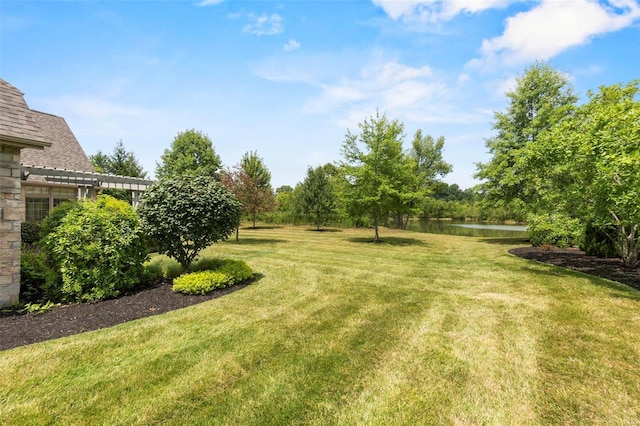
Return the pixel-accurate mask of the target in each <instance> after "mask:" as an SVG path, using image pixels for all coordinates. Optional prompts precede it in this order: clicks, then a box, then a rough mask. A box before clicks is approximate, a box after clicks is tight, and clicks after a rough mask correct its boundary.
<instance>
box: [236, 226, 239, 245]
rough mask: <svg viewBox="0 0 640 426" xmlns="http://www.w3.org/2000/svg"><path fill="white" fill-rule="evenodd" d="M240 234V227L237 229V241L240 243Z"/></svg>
mask: <svg viewBox="0 0 640 426" xmlns="http://www.w3.org/2000/svg"><path fill="white" fill-rule="evenodd" d="M239 234H240V227H239V226H238V227H237V228H236V241H238V240H239V239H240V236H239Z"/></svg>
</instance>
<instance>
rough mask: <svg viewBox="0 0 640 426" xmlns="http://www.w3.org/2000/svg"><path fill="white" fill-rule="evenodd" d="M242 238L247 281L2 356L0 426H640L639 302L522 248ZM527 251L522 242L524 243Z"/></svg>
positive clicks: (271, 232) (294, 236)
mask: <svg viewBox="0 0 640 426" xmlns="http://www.w3.org/2000/svg"><path fill="white" fill-rule="evenodd" d="M371 237H372V234H371V231H359V230H341V231H336V232H322V233H319V232H311V231H308V230H307V229H306V228H273V229H258V230H244V229H243V230H241V232H240V239H241V240H240V242H239V243H236V242H233V241H230V242H225V243H221V244H217V245H215V246H213V247H212V248H211V249H209V254H220V255H221V256H224V257H233V258H238V259H242V260H245V261H247V263H248V264H249V265H250V266H251V267H252V268H253V270H254V271H255V272H257V273H259V274H260V275H259V279H258V280H257V282H255V283H254V284H252V285H251V286H249V287H247V288H245V289H242V290H240V291H238V292H235V293H233V294H231V295H228V296H225V297H223V298H221V299H217V300H213V301H211V302H207V303H203V304H200V305H197V306H194V307H191V308H186V309H183V310H179V311H175V312H172V313H169V314H165V315H161V316H156V317H150V318H146V319H142V320H138V321H134V322H131V323H128V324H123V325H120V326H117V327H113V328H110V329H107V330H101V331H97V332H91V333H86V334H83V335H77V336H72V337H68V338H63V339H59V340H55V341H49V342H44V343H41V344H36V345H31V346H28V347H23V348H16V349H13V350H9V351H5V352H2V353H0V424H43V423H47V422H51V423H54V422H55V423H60V424H88V423H94V424H103V423H106V424H185V423H192V424H207V423H208V424H256V425H257V424H260V425H264V424H274V425H275V424H278V425H281V424H292V423H293V424H323V425H324V424H385V425H388V424H589V423H609V424H634V423H638V422H640V339H639V337H640V293H639V292H637V291H633V290H631V289H629V288H627V287H624V286H618V285H615V284H611V283H610V282H607V281H605V280H602V279H597V278H591V277H588V276H585V275H580V274H577V273H573V272H567V271H564V270H561V269H557V268H553V267H550V266H546V265H541V264H536V263H532V262H528V261H525V260H522V259H519V258H515V257H512V256H510V255H508V254H507V249H508V248H509V247H510V246H511V244H514V242H513V241H508V240H496V239H485V240H481V239H474V238H465V237H452V236H444V235H433V234H417V233H408V232H402V231H391V230H386V229H385V230H383V231H382V237H383V239H385V243H383V244H377V245H374V244H371V243H369V242H368V241H369V240H370V239H371ZM516 243H517V242H516Z"/></svg>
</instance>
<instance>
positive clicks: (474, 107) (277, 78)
mask: <svg viewBox="0 0 640 426" xmlns="http://www.w3.org/2000/svg"><path fill="white" fill-rule="evenodd" d="M536 60H548V61H549V62H550V63H551V65H553V66H554V67H555V68H557V69H558V70H560V71H562V72H565V73H566V74H567V75H568V76H569V77H570V79H571V81H572V84H573V85H574V88H575V89H576V91H577V92H578V94H579V95H580V96H581V98H582V99H584V98H585V96H586V92H587V90H589V89H594V90H595V89H597V87H599V86H601V85H610V84H615V83H618V82H624V83H626V82H628V81H631V80H633V79H636V78H640V2H639V1H637V0H609V1H596V0H538V1H517V0H450V1H438V0H426V1H417V0H406V1H397V0H371V1H369V0H353V1H305V0H298V1H293V0H289V1H287V0H285V1H279V2H271V1H254V2H250V1H234V0H222V1H219V0H204V1H203V0H163V1H146V0H145V1H143V0H137V1H136V0H111V1H93V0H84V1H80V0H77V1H73V0H70V1H56V0H41V1H29V0H2V2H1V3H0V77H2V78H3V79H5V80H7V81H8V82H9V83H11V84H13V85H14V86H16V87H18V88H19V89H20V90H22V91H23V92H24V93H25V99H26V100H27V103H28V104H29V106H30V107H31V108H32V109H36V110H40V111H45V112H49V113H52V114H55V115H59V116H62V117H65V119H66V120H67V122H68V123H69V126H70V127H71V129H72V130H73V132H74V133H75V135H76V137H77V138H78V140H79V141H80V143H81V145H82V146H83V147H84V149H85V151H86V152H87V154H94V153H95V152H97V151H98V150H102V151H103V152H107V153H109V152H111V150H112V149H113V146H114V145H115V143H116V142H117V141H119V140H122V141H123V143H124V145H125V147H126V149H127V150H130V151H133V152H134V153H135V155H136V157H137V158H139V159H140V161H141V163H142V165H143V167H144V168H145V170H147V171H149V172H151V173H153V171H154V169H155V165H156V162H157V161H159V159H160V156H161V154H162V152H163V151H164V149H165V148H168V147H169V146H170V144H171V141H172V140H173V138H174V137H175V136H176V134H177V133H178V132H180V131H184V130H186V129H196V130H201V131H202V132H204V133H206V134H207V135H208V136H209V137H210V138H211V140H212V141H213V144H214V148H215V150H216V152H217V153H218V154H219V155H220V156H221V158H222V161H223V163H224V164H225V165H227V166H232V165H234V164H236V163H237V162H238V161H239V160H240V158H241V156H242V154H243V153H245V152H247V151H250V150H257V151H258V154H259V155H261V156H262V157H263V158H264V160H265V163H266V165H267V167H268V168H269V169H270V171H271V173H272V183H273V185H274V187H278V186H280V185H286V184H288V185H291V186H293V185H295V184H296V183H297V182H300V181H301V180H302V179H303V178H304V175H305V173H306V169H307V167H308V166H317V165H321V164H324V163H327V162H336V161H339V160H340V159H341V154H340V148H341V146H342V143H343V141H344V135H345V133H346V131H347V129H350V130H351V131H352V132H357V130H358V128H357V124H358V123H359V122H362V121H363V119H364V118H366V117H369V116H371V115H374V114H375V113H376V110H379V111H380V112H381V113H386V114H387V116H388V117H389V118H392V119H398V120H400V121H402V122H404V123H405V134H406V137H405V144H406V146H407V147H408V146H409V144H410V142H411V139H412V137H413V134H414V133H415V131H416V130H417V129H422V130H423V132H424V133H427V134H431V135H433V136H434V137H438V136H440V135H443V136H444V137H445V139H446V142H445V152H444V156H445V159H446V160H447V161H448V162H450V163H451V164H452V165H453V172H452V173H451V174H450V175H448V176H447V177H446V178H445V181H447V182H449V183H458V184H459V185H460V186H461V187H463V188H467V187H470V186H473V185H474V184H475V183H477V182H476V181H474V180H473V174H474V172H475V170H476V168H475V163H476V162H479V161H487V160H488V159H489V156H488V154H487V152H486V148H485V139H486V138H488V137H490V136H491V135H492V134H493V132H492V123H493V112H494V111H496V110H503V109H504V108H505V106H506V100H505V96H504V93H505V91H506V90H508V89H510V88H512V87H514V84H515V77H516V76H518V75H520V74H522V72H523V71H524V70H525V68H526V67H528V66H529V65H531V64H532V63H533V62H534V61H536Z"/></svg>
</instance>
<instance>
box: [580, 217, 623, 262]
mask: <svg viewBox="0 0 640 426" xmlns="http://www.w3.org/2000/svg"><path fill="white" fill-rule="evenodd" d="M617 234H618V230H617V229H616V227H615V226H613V225H610V226H595V225H594V224H592V223H588V224H587V227H586V230H585V234H584V242H583V243H582V244H581V245H580V249H582V250H584V252H585V253H586V254H587V255H589V256H596V257H618V250H617V249H616V238H617V236H618V235H617Z"/></svg>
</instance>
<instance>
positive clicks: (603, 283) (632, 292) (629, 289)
mask: <svg viewBox="0 0 640 426" xmlns="http://www.w3.org/2000/svg"><path fill="white" fill-rule="evenodd" d="M516 257H517V256H516ZM521 259H523V260H525V261H528V262H535V263H536V264H538V265H546V266H549V268H547V269H546V270H540V269H534V268H532V267H530V266H522V267H520V268H519V269H520V270H521V271H523V272H527V273H530V274H536V275H541V274H544V275H546V276H549V277H558V278H563V277H579V278H587V279H588V280H589V281H590V282H591V283H592V284H593V285H596V286H598V287H604V288H606V289H609V290H611V291H612V292H613V293H611V297H616V298H622V299H631V300H637V301H640V291H639V290H640V289H637V288H635V286H633V285H631V284H626V283H623V282H621V281H616V280H614V279H612V278H608V277H600V276H598V275H594V274H590V273H588V272H583V271H576V270H574V269H570V268H566V267H564V266H559V265H553V264H551V263H546V262H540V261H538V260H533V259H524V258H521Z"/></svg>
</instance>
